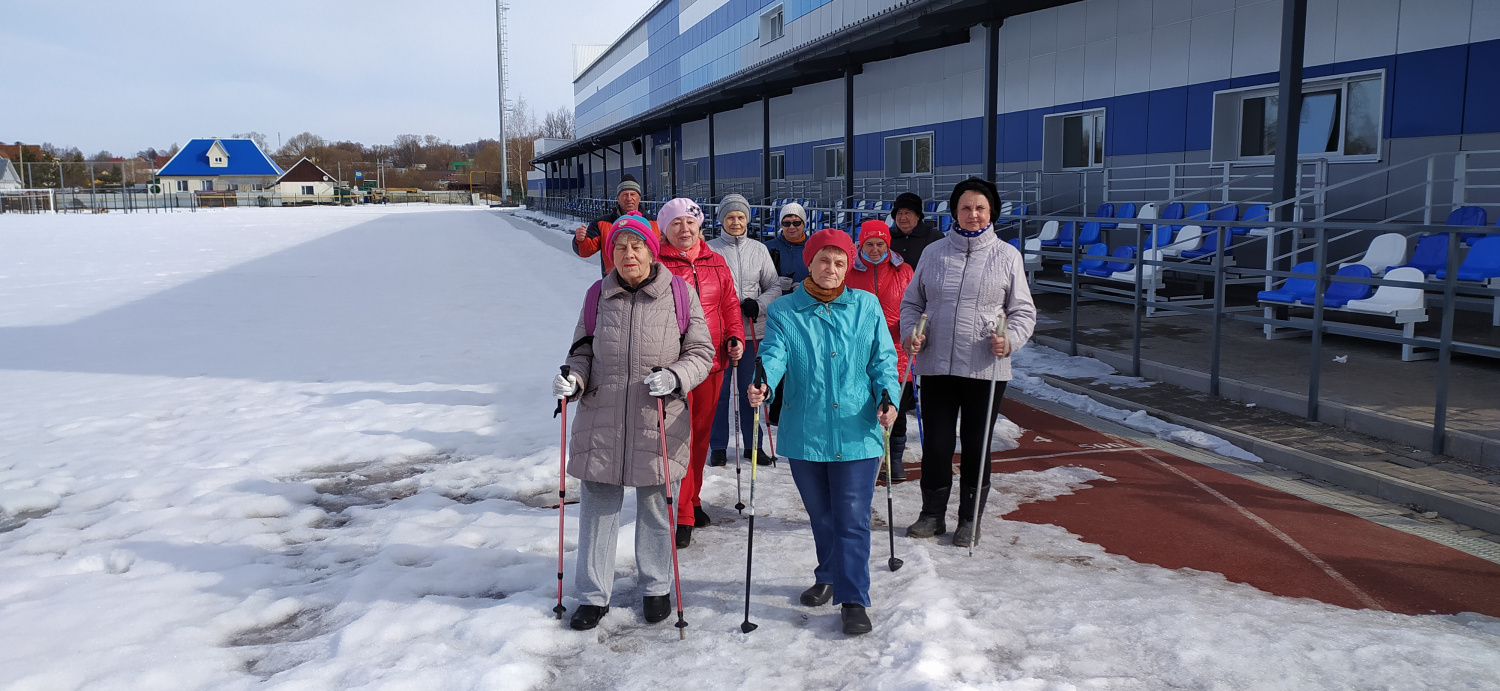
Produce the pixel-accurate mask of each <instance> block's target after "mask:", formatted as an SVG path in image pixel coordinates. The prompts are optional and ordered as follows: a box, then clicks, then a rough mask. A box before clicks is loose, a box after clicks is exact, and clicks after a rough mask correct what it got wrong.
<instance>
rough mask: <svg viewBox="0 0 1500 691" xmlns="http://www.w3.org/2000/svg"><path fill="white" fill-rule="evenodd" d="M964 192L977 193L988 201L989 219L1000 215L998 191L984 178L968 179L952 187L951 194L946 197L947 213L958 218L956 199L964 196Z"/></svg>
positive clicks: (993, 184)
mask: <svg viewBox="0 0 1500 691" xmlns="http://www.w3.org/2000/svg"><path fill="white" fill-rule="evenodd" d="M964 192H978V193H980V194H983V195H984V196H985V197H988V198H989V200H990V218H991V219H994V218H995V217H996V216H998V215H1000V191H999V190H997V189H995V183H993V182H990V181H989V180H986V179H984V178H969V179H968V180H964V181H963V182H960V183H958V184H957V185H954V186H953V194H951V195H948V213H950V214H954V218H957V217H958V198H959V197H962V196H964Z"/></svg>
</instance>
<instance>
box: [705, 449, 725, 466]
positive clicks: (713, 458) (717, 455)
mask: <svg viewBox="0 0 1500 691" xmlns="http://www.w3.org/2000/svg"><path fill="white" fill-rule="evenodd" d="M708 464H709V465H711V466H713V467H715V468H722V467H724V466H726V465H729V456H728V455H727V454H726V453H725V451H724V449H714V450H713V451H710V452H709V453H708Z"/></svg>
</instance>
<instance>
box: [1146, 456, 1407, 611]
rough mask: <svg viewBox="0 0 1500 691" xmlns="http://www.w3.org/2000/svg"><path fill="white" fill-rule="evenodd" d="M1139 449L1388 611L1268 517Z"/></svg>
mask: <svg viewBox="0 0 1500 691" xmlns="http://www.w3.org/2000/svg"><path fill="white" fill-rule="evenodd" d="M1138 450H1139V451H1140V452H1141V455H1142V456H1145V457H1146V458H1148V459H1150V460H1151V462H1153V463H1155V464H1157V465H1159V466H1161V467H1163V468H1166V469H1167V470H1170V471H1172V473H1173V474H1175V475H1177V476H1178V477H1181V478H1182V479H1184V480H1187V481H1188V482H1191V483H1193V484H1194V485H1197V486H1198V489H1201V490H1203V491H1204V492H1207V493H1209V494H1211V495H1213V497H1214V498H1215V499H1218V500H1219V501H1222V502H1224V503H1225V504H1226V505H1228V506H1229V507H1230V508H1232V509H1234V510H1235V511H1238V512H1240V515H1242V516H1244V517H1245V518H1248V519H1250V520H1252V521H1255V523H1256V525H1259V526H1260V527H1262V528H1265V529H1266V532H1269V533H1271V534H1272V535H1275V536H1276V539H1278V540H1281V541H1282V542H1285V543H1286V544H1287V546H1288V547H1291V548H1292V549H1294V550H1297V553H1298V554H1301V555H1302V556H1303V557H1306V558H1307V560H1308V561H1310V562H1312V563H1313V565H1314V566H1317V567H1318V568H1320V569H1322V570H1323V573H1326V574H1328V577H1329V578H1332V579H1333V580H1334V581H1335V582H1336V583H1338V584H1339V585H1341V586H1344V588H1345V589H1347V590H1348V591H1349V592H1350V593H1352V594H1353V595H1354V598H1355V599H1356V600H1359V602H1360V604H1362V605H1364V606H1365V607H1368V608H1369V609H1373V610H1376V611H1379V612H1384V611H1386V610H1385V608H1384V607H1381V606H1380V603H1379V602H1376V601H1375V598H1373V597H1370V596H1369V595H1368V594H1367V593H1365V591H1363V590H1360V589H1359V586H1357V585H1354V582H1353V581H1350V580H1349V579H1347V578H1345V577H1344V575H1343V574H1341V573H1339V572H1338V571H1335V570H1334V569H1333V567H1332V566H1329V565H1328V562H1326V561H1323V560H1322V558H1320V557H1318V555H1316V554H1313V553H1312V551H1311V550H1309V549H1307V548H1306V547H1303V546H1302V544H1301V543H1299V542H1297V541H1296V540H1293V539H1292V537H1291V536H1290V535H1287V534H1286V533H1283V532H1281V530H1280V529H1279V528H1277V527H1276V526H1274V525H1271V524H1270V523H1269V522H1267V521H1266V519H1264V518H1261V517H1260V516H1257V515H1255V514H1254V513H1251V512H1250V510H1249V509H1247V508H1245V507H1243V506H1240V505H1239V504H1238V503H1236V502H1235V501H1234V500H1233V499H1230V498H1229V497H1226V496H1224V495H1223V494H1222V493H1221V492H1219V491H1218V490H1216V489H1214V488H1212V487H1209V486H1208V485H1205V484H1203V483H1202V482H1199V481H1198V479H1197V478H1194V477H1193V476H1191V475H1188V474H1187V473H1184V472H1182V470H1181V469H1179V468H1177V467H1175V466H1173V465H1172V464H1170V463H1167V462H1165V461H1162V460H1161V459H1158V458H1155V457H1153V456H1152V455H1151V454H1148V453H1146V452H1145V450H1144V449H1138Z"/></svg>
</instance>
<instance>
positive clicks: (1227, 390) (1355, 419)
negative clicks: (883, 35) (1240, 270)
mask: <svg viewBox="0 0 1500 691" xmlns="http://www.w3.org/2000/svg"><path fill="white" fill-rule="evenodd" d="M1032 340H1034V341H1036V342H1037V343H1040V344H1042V345H1044V346H1047V347H1048V348H1052V349H1054V350H1060V351H1062V352H1064V353H1066V352H1068V341H1067V339H1062V338H1056V337H1053V336H1032ZM1078 354H1079V355H1084V356H1087V357H1091V358H1094V359H1096V360H1099V361H1100V362H1103V363H1105V364H1107V365H1109V366H1110V367H1113V368H1115V369H1117V370H1119V371H1121V372H1129V371H1130V356H1129V355H1126V354H1121V353H1116V352H1113V351H1109V350H1104V349H1101V348H1094V347H1092V346H1086V345H1083V344H1081V343H1080V344H1079V345H1078ZM1141 376H1142V377H1144V378H1146V379H1150V380H1153V381H1159V382H1165V383H1167V384H1172V385H1174V386H1180V387H1182V388H1184V389H1191V390H1193V391H1198V392H1201V393H1206V392H1207V391H1208V374H1207V373H1204V372H1198V371H1195V370H1191V369H1187V368H1184V367H1177V366H1174V365H1168V364H1164V363H1161V362H1155V361H1151V360H1144V359H1143V360H1141ZM1219 394H1220V395H1221V396H1223V397H1224V398H1227V399H1230V400H1233V401H1239V402H1241V403H1254V404H1256V405H1258V406H1262V407H1265V408H1270V409H1271V410H1278V411H1281V412H1283V413H1288V414H1291V415H1299V416H1303V415H1306V414H1307V396H1305V395H1298V394H1296V393H1292V392H1289V391H1281V390H1279V389H1273V388H1270V387H1266V386H1260V385H1258V384H1251V383H1249V382H1243V381H1239V380H1236V379H1229V378H1226V377H1220V378H1219ZM1318 422H1322V423H1324V424H1328V425H1333V426H1335V427H1343V428H1345V429H1348V430H1351V431H1354V432H1359V433H1361V434H1368V435H1370V436H1372V437H1379V438H1381V439H1386V440H1389V441H1393V442H1396V443H1398V444H1405V445H1407V446H1410V447H1412V448H1414V449H1425V450H1431V448H1432V427H1431V426H1429V425H1422V424H1418V423H1415V422H1412V421H1410V420H1407V419H1404V418H1398V417H1394V416H1391V415H1386V414H1384V413H1381V412H1379V411H1375V410H1369V409H1367V408H1360V407H1358V406H1351V405H1345V404H1343V403H1335V402H1333V401H1327V400H1324V401H1321V402H1319V403H1318ZM1443 443H1444V451H1445V452H1446V453H1447V454H1448V455H1449V456H1453V457H1454V458H1461V459H1464V460H1466V461H1469V462H1472V463H1478V464H1480V465H1482V466H1484V467H1486V468H1500V439H1492V438H1490V437H1484V436H1480V435H1478V434H1474V433H1472V432H1464V431H1462V430H1452V429H1450V430H1447V433H1446V435H1445V436H1444V442H1443Z"/></svg>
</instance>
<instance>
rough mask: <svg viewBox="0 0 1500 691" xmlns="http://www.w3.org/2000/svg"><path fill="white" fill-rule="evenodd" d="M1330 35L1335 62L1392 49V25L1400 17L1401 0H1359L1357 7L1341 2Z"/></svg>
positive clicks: (1394, 44)
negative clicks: (1337, 22)
mask: <svg viewBox="0 0 1500 691" xmlns="http://www.w3.org/2000/svg"><path fill="white" fill-rule="evenodd" d="M1341 9H1342V10H1344V11H1341V12H1339V24H1338V31H1337V33H1336V34H1335V35H1334V42H1335V45H1334V49H1333V59H1334V60H1335V61H1336V62H1344V61H1347V60H1362V59H1365V58H1373V57H1376V56H1380V55H1391V54H1393V53H1395V52H1396V27H1397V26H1398V24H1399V23H1400V18H1401V0H1361V2H1359V4H1358V6H1357V7H1356V6H1354V4H1353V3H1344V7H1342V8H1341Z"/></svg>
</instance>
